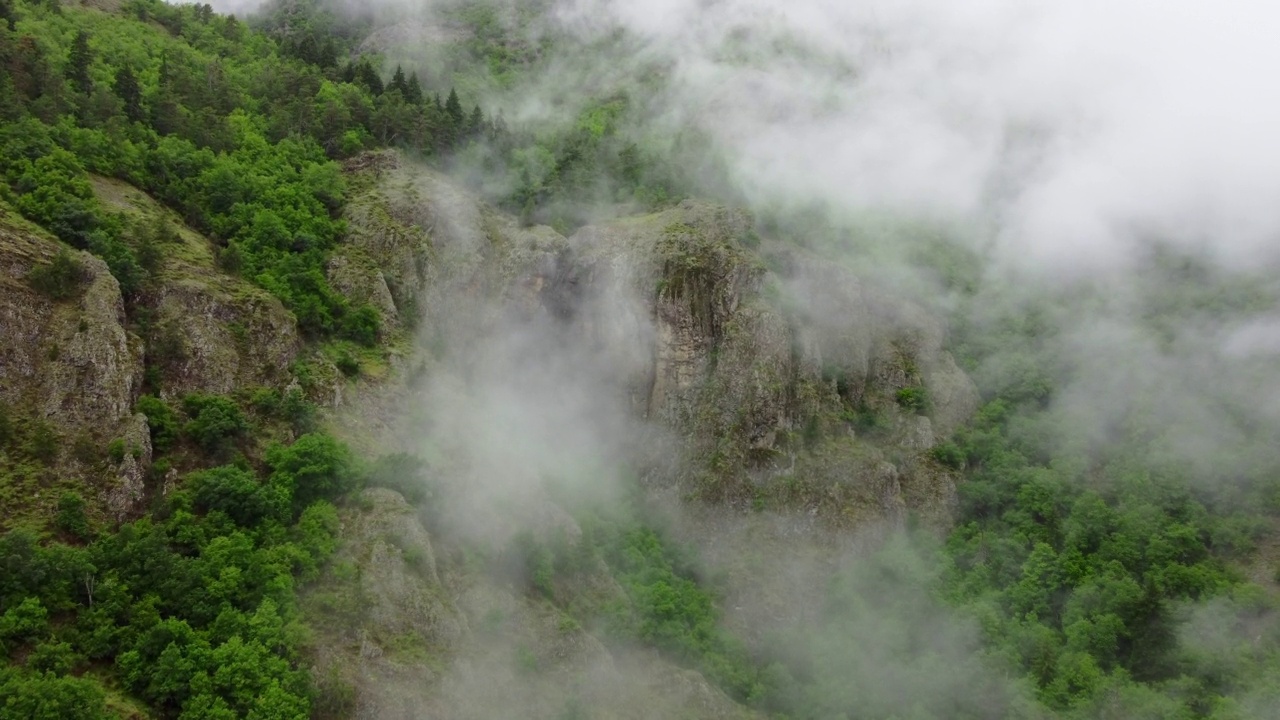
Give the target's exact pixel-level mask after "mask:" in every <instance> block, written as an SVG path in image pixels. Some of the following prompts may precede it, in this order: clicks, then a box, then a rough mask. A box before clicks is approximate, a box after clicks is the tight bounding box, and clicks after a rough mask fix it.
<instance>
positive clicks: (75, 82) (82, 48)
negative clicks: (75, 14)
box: [66, 30, 93, 95]
mask: <svg viewBox="0 0 1280 720" xmlns="http://www.w3.org/2000/svg"><path fill="white" fill-rule="evenodd" d="M92 63H93V53H92V51H90V50H89V33H87V32H85V31H84V30H81V31H80V32H78V33H76V39H75V40H73V41H72V42H71V54H70V55H69V56H68V57H67V72H66V76H67V79H68V80H70V81H71V84H72V86H74V87H75V89H76V91H77V92H79V93H81V94H84V95H88V94H89V93H90V92H92V91H93V78H91V77H89V65H91V64H92Z"/></svg>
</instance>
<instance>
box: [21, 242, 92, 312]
mask: <svg viewBox="0 0 1280 720" xmlns="http://www.w3.org/2000/svg"><path fill="white" fill-rule="evenodd" d="M85 275H86V273H85V269H84V265H82V264H81V263H80V261H79V260H78V259H76V257H75V255H73V254H72V253H71V252H69V251H68V250H67V249H66V248H62V249H60V250H58V254H57V255H55V256H54V257H53V260H52V261H51V262H50V263H49V264H48V265H38V266H36V267H34V268H32V269H31V272H29V273H27V283H28V284H30V285H31V287H32V288H34V289H35V290H36V291H37V292H39V293H41V294H43V295H46V296H48V297H49V298H51V299H53V300H66V299H68V298H70V297H73V296H74V295H75V294H76V293H77V292H78V291H79V287H80V284H81V283H82V282H84V279H85Z"/></svg>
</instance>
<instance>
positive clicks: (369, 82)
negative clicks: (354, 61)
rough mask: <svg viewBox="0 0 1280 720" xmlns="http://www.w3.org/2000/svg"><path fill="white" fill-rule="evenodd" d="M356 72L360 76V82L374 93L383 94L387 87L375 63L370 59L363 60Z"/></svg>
mask: <svg viewBox="0 0 1280 720" xmlns="http://www.w3.org/2000/svg"><path fill="white" fill-rule="evenodd" d="M356 73H357V74H358V75H359V77H360V83H361V84H362V85H364V86H365V87H366V88H368V89H369V92H371V93H373V94H374V95H381V94H382V91H383V90H384V89H385V88H384V87H383V85H382V77H381V76H380V75H378V71H377V70H374V69H373V65H371V64H370V63H369V61H368V60H361V61H360V64H359V65H358V66H356Z"/></svg>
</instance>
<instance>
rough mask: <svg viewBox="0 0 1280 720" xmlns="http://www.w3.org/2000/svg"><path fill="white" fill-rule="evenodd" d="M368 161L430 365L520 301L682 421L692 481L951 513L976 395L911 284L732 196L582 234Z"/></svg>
mask: <svg viewBox="0 0 1280 720" xmlns="http://www.w3.org/2000/svg"><path fill="white" fill-rule="evenodd" d="M363 167H365V168H373V169H374V174H375V175H376V177H377V178H378V179H377V181H376V183H375V184H374V187H373V189H372V190H370V191H369V192H368V193H367V194H366V195H365V196H364V198H362V199H361V200H360V201H357V202H356V203H355V204H354V207H355V211H354V213H353V215H352V216H351V218H350V220H351V224H352V227H353V237H354V238H356V241H355V244H356V245H357V246H358V247H360V248H362V252H363V253H365V254H366V255H367V256H368V257H372V258H376V259H377V262H376V265H377V266H378V267H381V268H395V269H397V270H396V272H394V273H386V272H385V270H384V275H383V278H384V279H386V280H390V282H389V283H388V286H390V285H395V286H397V287H398V288H400V291H399V292H390V291H389V290H388V293H389V294H391V295H392V296H398V297H401V298H402V299H401V300H399V301H397V302H396V306H397V308H401V307H406V306H409V305H412V306H413V307H414V308H415V314H417V315H418V316H419V317H420V336H421V338H422V340H423V345H424V347H425V352H424V353H423V354H424V356H425V357H424V359H423V360H422V362H421V364H420V365H419V368H420V370H421V371H422V372H429V369H428V368H430V367H434V365H433V363H434V362H435V361H436V360H438V359H439V358H440V357H442V352H443V351H442V348H448V349H449V351H450V352H451V353H452V355H453V356H454V357H466V356H467V355H468V347H469V346H472V345H474V344H475V343H477V342H478V341H479V340H478V339H480V338H484V337H486V336H487V335H490V334H492V333H494V332H498V331H504V332H505V331H506V330H503V328H505V327H506V326H504V325H503V323H504V322H510V321H512V319H513V318H514V320H515V321H516V322H517V323H519V322H520V321H521V320H532V319H534V318H540V319H542V320H546V319H547V318H551V319H553V320H554V326H555V327H557V328H559V330H558V331H563V332H564V333H565V335H564V338H565V342H572V343H578V344H582V345H585V346H590V347H591V348H592V349H593V352H594V354H595V357H597V358H599V359H601V360H600V361H599V362H598V364H600V365H603V366H605V371H604V374H605V375H607V376H608V377H609V379H610V381H611V382H612V388H613V391H614V392H616V393H617V394H618V395H619V396H620V397H621V398H622V399H623V401H624V402H625V404H627V405H628V406H629V407H630V408H631V410H632V413H633V414H634V415H635V416H636V417H638V418H644V419H648V420H652V421H657V422H658V423H660V424H661V425H664V426H666V427H668V428H669V429H671V430H673V431H674V432H675V433H676V434H677V435H678V436H679V438H680V441H681V444H682V445H683V448H684V458H685V462H683V463H678V465H679V466H680V467H681V468H683V469H682V470H681V471H680V472H678V473H675V474H674V475H667V476H666V479H667V481H670V482H674V483H676V484H677V485H678V486H679V487H680V488H681V489H682V490H684V491H686V492H693V493H694V494H697V495H700V496H703V497H706V498H708V499H715V500H718V501H720V502H722V503H724V502H728V503H730V504H733V505H737V506H738V507H747V506H749V505H756V506H758V505H759V504H760V503H761V502H764V503H766V504H770V505H772V506H774V507H779V508H781V507H787V508H791V509H796V508H802V509H804V510H805V511H806V512H809V513H810V514H811V515H821V516H823V517H825V518H827V519H830V520H833V521H837V522H845V521H847V522H856V521H858V520H859V519H865V518H869V517H883V516H886V515H888V516H895V517H896V516H900V515H901V514H902V512H903V510H905V509H907V508H914V509H917V510H921V511H924V512H925V513H926V514H933V515H934V516H939V517H940V516H941V515H942V514H943V513H944V511H945V509H946V506H947V504H948V502H949V501H950V498H951V496H952V490H953V485H952V483H953V480H952V478H950V477H949V476H948V475H947V473H946V472H945V471H944V470H943V469H942V468H940V467H938V466H937V465H936V464H935V463H933V462H932V461H931V460H930V459H929V457H928V451H929V450H930V449H931V448H932V447H933V445H934V444H935V442H936V440H937V438H938V437H940V436H945V434H947V433H949V432H950V431H951V430H952V429H954V428H955V427H956V425H957V424H958V423H960V422H962V421H963V420H964V419H966V418H967V417H968V416H969V415H970V414H971V413H972V412H973V410H974V409H975V407H976V404H977V393H976V390H975V388H974V386H973V384H972V382H971V381H970V380H969V379H968V378H967V377H966V376H965V375H964V373H963V372H962V371H961V370H960V369H959V368H958V367H957V366H956V365H955V363H954V361H953V360H952V359H951V357H950V355H949V354H948V353H947V352H946V350H945V347H944V345H945V332H944V329H943V327H942V325H941V323H940V322H939V321H938V320H937V319H936V318H933V317H931V316H930V315H929V313H928V312H926V311H925V310H924V309H923V308H920V307H918V306H916V305H915V304H913V303H912V302H910V300H909V299H908V298H903V297H897V296H895V295H894V293H893V292H892V291H891V290H890V289H888V288H885V287H879V286H876V285H875V284H873V283H872V282H871V281H870V280H868V279H867V278H864V277H861V276H859V275H858V274H856V273H855V272H853V271H852V270H850V269H849V268H845V267H841V266H839V265H836V264H834V263H832V262H831V261H829V260H826V259H824V258H822V257H819V256H816V255H814V254H810V253H806V252H804V251H802V250H799V249H796V248H795V247H794V246H792V245H791V244H788V243H785V242H773V241H769V240H762V239H760V238H759V237H757V236H756V235H755V233H754V232H753V224H752V220H751V218H750V217H749V216H748V215H747V214H746V213H743V212H740V211H734V210H731V209H728V208H724V207H720V206H717V205H714V204H709V203H703V202H696V201H687V202H685V203H683V204H681V205H680V206H678V207H675V208H672V209H670V210H667V211H664V212H660V213H655V214H652V215H647V216H641V217H634V218H626V219H622V220H618V221H615V222H611V223H609V224H606V225H600V226H595V227H587V228H584V229H582V230H580V231H579V232H577V233H575V234H574V235H573V236H572V237H569V238H564V237H562V236H560V235H558V234H557V233H555V232H554V231H552V230H550V229H549V228H536V227H535V228H522V227H519V226H517V224H516V223H515V222H514V221H513V220H512V219H511V218H508V217H505V216H503V215H501V214H499V213H496V212H494V211H493V210H491V209H489V208H487V207H486V206H484V204H483V203H481V202H480V201H479V200H477V199H476V198H475V197H473V196H472V195H470V194H469V193H467V192H466V191H464V190H462V189H460V188H458V187H457V186H456V185H454V184H453V183H451V182H450V181H449V180H448V179H446V178H444V177H442V176H439V175H437V174H435V173H433V172H431V171H427V170H423V169H420V168H415V167H412V166H410V165H406V164H403V163H401V162H400V161H399V160H398V158H397V157H396V156H394V155H385V154H384V155H380V156H374V159H368V160H365V161H363ZM388 276H390V277H388ZM390 278H394V280H391V279H390ZM382 284H383V280H381V279H378V280H374V281H373V282H372V283H371V285H372V286H374V288H373V290H371V291H370V294H376V293H377V292H380V291H379V290H378V287H380V286H381V285H382Z"/></svg>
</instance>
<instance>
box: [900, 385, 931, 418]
mask: <svg viewBox="0 0 1280 720" xmlns="http://www.w3.org/2000/svg"><path fill="white" fill-rule="evenodd" d="M897 399H898V405H899V406H900V407H901V408H902V409H903V410H908V411H910V412H913V413H916V414H918V415H923V414H925V413H927V412H929V391H928V390H927V389H925V388H924V387H922V386H920V385H913V386H911V387H904V388H902V389H901V390H899V391H898V395H897Z"/></svg>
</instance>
